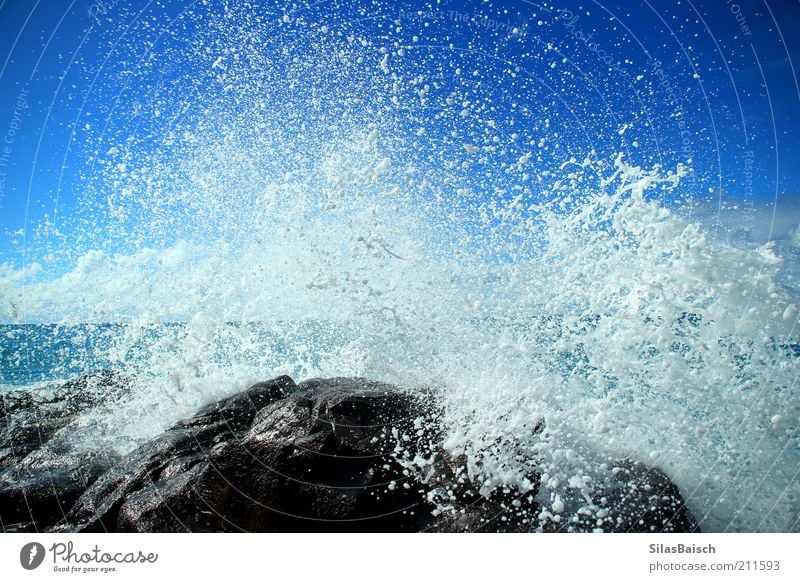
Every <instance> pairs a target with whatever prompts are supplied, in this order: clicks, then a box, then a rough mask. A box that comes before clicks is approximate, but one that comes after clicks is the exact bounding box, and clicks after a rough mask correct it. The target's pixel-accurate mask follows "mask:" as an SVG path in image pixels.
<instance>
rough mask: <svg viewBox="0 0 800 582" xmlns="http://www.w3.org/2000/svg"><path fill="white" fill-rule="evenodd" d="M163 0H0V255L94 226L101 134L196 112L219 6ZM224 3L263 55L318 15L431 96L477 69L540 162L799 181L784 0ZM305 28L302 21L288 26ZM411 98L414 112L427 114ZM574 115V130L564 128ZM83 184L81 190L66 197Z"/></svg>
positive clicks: (143, 136) (306, 46)
mask: <svg viewBox="0 0 800 582" xmlns="http://www.w3.org/2000/svg"><path fill="white" fill-rule="evenodd" d="M161 4H163V5H160V4H157V3H155V2H147V1H144V0H140V1H128V0H117V1H114V0H104V1H101V0H83V1H79V0H75V1H60V0H52V1H50V0H48V1H44V0H39V1H36V0H2V1H0V29H1V30H2V34H0V140H2V143H0V196H1V197H2V198H0V204H1V206H0V231H2V235H0V236H2V238H0V240H2V242H1V243H0V262H6V261H10V262H13V263H15V264H16V265H19V264H20V263H21V262H22V259H23V250H24V252H25V261H27V262H30V261H33V260H37V259H39V258H40V257H41V256H44V255H46V254H47V253H49V252H54V251H59V250H63V249H62V248H60V247H63V246H64V245H67V246H69V245H76V246H79V245H81V244H87V245H88V244H89V243H81V242H79V239H80V237H79V236H78V235H79V234H80V233H79V232H78V231H79V230H80V229H81V228H87V229H88V228H102V226H103V225H104V224H105V219H104V218H103V217H102V216H95V217H87V216H77V214H78V213H81V212H83V213H86V212H90V211H91V209H92V208H93V209H95V210H97V211H98V212H102V208H103V204H102V200H103V199H104V197H106V196H108V195H109V194H110V193H112V191H113V189H114V188H115V187H116V186H115V185H114V184H113V176H112V174H113V172H112V171H111V170H110V169H109V165H108V163H107V161H103V160H102V158H103V156H104V155H106V154H108V151H109V148H110V147H113V144H117V143H121V142H124V141H125V140H126V139H128V138H130V137H132V136H135V139H136V143H137V147H138V151H139V153H140V154H145V153H147V152H148V151H152V152H158V155H159V156H161V157H162V158H163V157H165V156H166V157H168V156H170V155H175V156H178V155H181V154H180V151H178V150H177V149H176V150H175V151H172V150H170V145H169V144H170V142H169V141H168V140H167V139H166V137H165V135H166V133H167V132H166V130H165V127H164V126H165V125H166V124H168V123H169V124H178V125H180V124H181V123H183V124H186V125H188V124H191V123H194V122H196V121H197V119H199V118H200V117H202V112H203V111H204V105H203V103H204V99H206V98H208V97H209V95H210V94H212V93H214V92H218V93H219V92H221V91H223V90H224V88H220V86H219V85H218V84H215V75H217V74H218V68H217V67H215V66H214V64H215V62H217V58H219V55H222V54H223V53H224V52H225V50H224V49H225V47H224V46H223V45H222V44H221V41H220V39H213V38H211V37H212V36H213V35H214V34H215V31H218V30H220V27H217V26H214V27H211V26H207V24H208V23H209V22H212V21H214V22H217V21H219V20H220V19H222V18H223V15H224V14H225V9H224V6H225V4H226V3H225V2H222V1H219V0H209V2H207V3H205V4H204V3H202V2H192V1H189V0H180V1H175V0H165V1H164V2H163V3H161ZM236 4H252V6H249V7H248V8H241V9H240V10H244V11H249V12H250V13H251V14H260V15H263V17H264V21H265V22H267V23H268V25H269V26H274V28H275V31H276V37H275V38H276V39H278V40H280V42H277V41H276V42H275V43H274V45H270V47H268V49H265V50H266V51H267V52H268V51H269V50H273V51H274V57H275V58H274V59H273V60H271V61H269V62H270V63H273V64H274V66H275V67H281V66H288V65H287V63H288V62H289V61H290V60H291V59H296V58H299V59H304V58H307V57H308V58H311V56H310V55H312V54H316V55H317V56H318V51H319V46H315V47H312V45H313V41H314V40H315V39H317V40H319V38H321V37H320V36H319V35H320V34H322V33H320V32H319V31H320V30H323V28H322V27H325V28H324V30H333V31H339V32H342V33H343V34H344V36H346V35H347V34H356V35H358V36H359V38H366V39H370V40H371V41H373V42H374V44H373V45H371V46H370V47H369V50H374V51H379V50H380V48H381V47H382V46H386V47H393V46H394V47H396V46H405V45H408V46H413V45H418V46H425V47H426V48H425V50H418V51H417V53H414V54H419V55H420V56H419V59H420V60H419V62H417V65H418V66H417V67H416V70H417V71H419V70H424V69H425V67H429V70H427V71H426V73H427V76H428V77H429V78H430V79H434V80H435V79H439V80H440V81H441V82H440V83H439V86H440V87H441V97H442V98H444V96H445V94H446V92H447V91H446V90H447V80H448V79H449V80H452V77H453V75H454V71H455V70H456V69H457V68H461V67H460V65H463V69H464V71H465V72H468V71H479V75H477V76H475V77H473V78H472V79H470V78H467V81H463V80H462V81H459V82H460V83H462V84H463V83H468V82H473V81H475V82H479V84H480V85H481V86H480V87H476V89H475V92H476V93H479V92H480V93H483V94H484V95H490V97H491V99H492V100H493V101H494V102H495V103H496V104H497V106H498V108H499V110H500V111H503V112H504V113H503V114H504V115H519V120H518V121H519V123H520V124H525V123H528V122H529V121H530V120H531V119H538V121H542V119H545V118H547V119H548V123H550V122H552V124H553V125H552V127H551V126H549V125H548V126H545V127H543V129H542V131H545V132H546V131H548V130H551V131H553V132H554V133H557V134H558V135H557V139H558V140H559V141H560V146H561V152H560V153H558V154H556V153H554V158H553V160H552V161H553V162H556V161H558V162H559V163H560V161H562V159H564V158H558V157H557V156H558V155H562V154H564V153H565V152H567V153H568V152H581V151H585V150H587V149H590V148H592V147H594V148H596V149H599V150H600V152H601V153H603V152H613V151H616V150H618V149H619V148H620V147H624V148H626V149H628V150H630V152H631V155H632V156H633V158H634V160H635V161H640V162H642V163H644V164H652V163H663V164H664V165H665V166H667V167H670V166H674V163H676V162H677V161H685V160H686V159H687V158H691V159H692V165H693V167H694V169H695V175H694V178H693V179H692V180H691V181H690V182H688V183H687V184H686V187H685V188H686V189H685V193H686V194H687V195H689V196H695V197H702V196H712V197H717V196H719V191H722V192H724V194H723V196H724V197H730V198H731V199H739V198H744V199H745V201H746V202H747V201H750V200H752V201H754V202H758V203H761V202H763V201H766V200H774V199H775V198H776V196H777V197H778V200H779V202H780V201H781V200H784V201H792V200H796V199H797V197H798V196H800V164H798V160H799V159H800V139H797V131H796V130H797V128H798V127H800V87H799V86H798V75H797V72H796V68H797V67H798V66H800V36H799V35H800V4H799V3H798V2H788V1H781V2H778V1H773V0H770V1H769V2H761V1H746V0H744V1H741V2H738V3H733V2H726V1H725V0H714V1H709V0H702V1H700V0H693V1H691V2H679V3H672V2H670V3H660V2H659V3H656V2H650V3H648V2H647V1H645V2H642V3H639V2H635V1H634V2H629V1H622V0H617V1H615V2H610V3H602V4H601V3H597V2H583V3H580V2H571V1H570V2H563V3H557V4H555V3H554V4H541V5H540V4H536V3H532V2H522V1H516V2H511V1H508V2H497V1H492V2H449V3H448V2H443V3H441V4H439V5H433V6H426V5H422V4H420V3H419V2H405V3H402V2H401V3H399V4H397V3H381V2H360V1H355V2H346V3H338V2H326V1H323V2H321V3H309V6H306V5H304V4H303V3H293V4H292V5H291V7H288V8H287V7H286V5H285V4H284V3H283V2H281V3H276V2H252V3H236ZM420 10H421V11H422V12H418V11H420ZM284 14H287V15H288V16H289V17H290V21H291V23H290V24H287V23H284V22H283V21H282V18H283V15H284ZM298 19H299V20H300V21H303V23H302V24H297V25H296V24H295V23H297V22H298ZM287 22H288V21H287ZM398 22H399V23H400V24H401V26H397V24H398ZM292 26H296V28H294V29H291V34H289V32H287V31H289V30H290V27H292ZM304 30H307V31H314V32H313V34H312V33H311V32H309V35H308V36H307V37H304V36H303V34H304V33H303V32H302V31H304ZM326 34H328V33H326ZM315 35H316V36H315ZM226 42H227V41H226ZM283 49H286V50H283ZM214 51H217V52H214ZM220 51H221V52H220ZM304 51H316V52H313V53H312V52H309V53H308V54H304ZM426 51H427V52H426ZM434 53H435V54H436V55H437V56H435V57H433V56H431V55H433V54H434ZM445 53H446V54H447V56H446V58H443V57H442V55H443V54H445ZM414 58H416V57H413V56H410V57H408V58H407V62H413V59H414ZM441 63H446V64H447V67H444V69H447V70H444V69H443V68H442V66H441ZM373 65H374V63H373V64H370V65H369V69H370V73H369V74H370V75H371V74H373V73H374V69H375V67H374V66H373ZM270 66H273V65H270ZM195 67H196V68H197V69H196V70H195ZM364 67H365V70H366V67H367V65H366V64H365V65H364ZM412 68H413V67H410V66H409V70H411V69H412ZM356 71H357V67H356ZM520 79H522V80H520ZM311 81H313V82H314V83H317V86H321V85H324V84H325V83H335V82H336V80H330V79H325V76H324V75H320V76H319V77H318V78H315V79H311ZM481 83H482V84H481ZM312 85H313V83H312V84H310V85H309V86H308V87H305V88H304V89H303V91H306V90H307V91H313V87H312ZM325 90H333V89H332V88H330V87H328V88H326V89H325ZM387 91H388V89H387ZM436 93H437V86H436V85H434V87H433V88H432V89H431V96H432V98H435V97H437V95H436ZM298 95H302V91H300V92H298ZM283 98H284V99H286V95H285V94H284V95H283ZM304 98H305V96H303V99H304ZM512 105H513V106H512ZM183 106H185V107H184V108H183V109H181V107H183ZM245 106H246V105H243V107H245ZM272 106H274V107H275V108H276V110H284V109H285V108H286V104H277V105H276V104H273V105H272ZM303 107H304V109H303V114H304V115H308V116H309V118H313V117H314V115H315V113H314V112H313V111H312V108H310V106H307V105H304V106H303ZM181 111H186V112H188V113H181ZM205 111H209V110H208V109H206V110H205ZM328 113H330V112H328ZM412 113H413V114H414V115H416V117H415V121H419V116H420V115H424V114H425V113H424V112H422V111H417V112H412ZM316 115H318V116H321V117H322V118H324V116H325V115H326V113H325V112H324V111H323V112H322V113H321V114H320V113H318V114H316ZM192 116H195V117H196V118H197V119H194V118H192ZM411 117H412V115H411V114H409V120H408V123H409V131H410V130H411V127H412V126H413V125H414V124H413V123H412V122H411ZM206 121H208V120H206ZM538 121H537V122H538ZM292 123H300V122H297V121H294V122H292ZM576 123H578V124H580V125H581V131H580V132H579V131H575V132H574V133H570V131H571V129H570V128H573V127H574V126H575V124H576ZM626 126H630V127H629V128H628V129H625V130H624V131H622V130H623V129H624V128H625V127H626ZM431 131H432V132H434V133H436V132H437V131H440V133H441V135H439V136H437V137H438V138H440V139H441V140H444V142H446V141H447V131H446V127H445V126H444V125H443V126H442V127H439V128H437V126H436V123H435V122H432V123H431ZM466 133H467V135H469V130H468V129H467V130H466ZM474 137H475V139H478V137H479V136H478V135H477V134H476V136H474ZM423 153H425V154H426V155H427V157H428V159H431V160H434V159H435V158H436V153H435V152H423ZM545 165H546V164H545ZM750 172H752V176H751V175H750ZM487 175H488V174H487ZM476 180H477V181H476V183H477V184H478V185H480V180H478V179H476ZM751 186H752V187H751ZM710 189H713V190H714V193H710V192H709V190H710ZM81 197H84V198H92V199H94V200H95V201H96V202H98V203H97V204H95V205H94V206H81V205H79V204H78V202H77V201H78V200H79V199H81ZM748 203H749V202H748ZM87 209H89V210H87ZM132 219H133V220H135V217H133V218H132ZM54 233H55V234H54ZM98 240H102V237H98V236H93V237H92V241H93V242H94V243H97V241H98ZM108 240H109V241H112V240H113V236H111V235H109V239H108ZM114 244H116V243H113V242H109V245H110V248H112V249H113V247H114ZM89 246H91V245H89ZM84 250H85V249H84Z"/></svg>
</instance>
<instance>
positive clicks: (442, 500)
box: [56, 376, 696, 532]
mask: <svg viewBox="0 0 800 582" xmlns="http://www.w3.org/2000/svg"><path fill="white" fill-rule="evenodd" d="M439 418H441V416H440V410H439V409H438V407H437V405H436V403H435V400H434V399H433V398H432V397H431V396H430V395H420V394H414V395H412V394H410V393H406V392H404V391H402V390H400V389H398V388H397V387H394V386H390V385H387V384H381V383H376V382H368V381H366V380H363V379H357V378H334V379H330V380H310V381H307V382H303V383H301V384H299V385H297V384H295V383H294V382H293V381H292V380H291V379H290V378H288V377H285V376H284V377H280V378H276V379H275V380H272V381H269V382H264V383H261V384H257V385H255V386H253V387H252V388H250V389H249V390H247V391H245V392H242V393H240V394H237V395H235V396H233V397H231V398H227V399H225V400H222V401H220V402H217V403H215V404H212V405H211V406H208V407H206V408H204V409H202V410H201V411H200V412H198V413H197V414H196V415H195V416H193V417H191V418H189V419H186V420H183V421H181V422H179V423H178V424H176V425H175V426H174V427H173V428H171V429H170V430H168V431H166V432H165V433H164V434H162V435H161V436H159V437H158V438H156V439H154V440H153V441H150V442H149V443H146V444H144V445H142V446H141V447H139V448H138V449H137V450H135V451H134V452H132V453H131V454H129V455H128V456H126V457H125V458H124V459H123V460H122V461H121V462H119V463H118V464H117V465H115V466H114V467H113V468H112V469H110V470H109V471H108V472H107V473H105V474H104V475H102V476H101V477H100V478H98V479H97V480H96V481H95V482H94V483H93V484H92V485H90V486H89V488H88V489H87V490H86V492H85V493H84V494H83V495H82V496H81V497H80V498H79V499H78V501H77V502H76V503H75V505H74V507H73V508H72V510H71V511H70V512H69V513H68V515H67V516H66V518H65V519H64V521H63V522H62V523H61V524H59V526H58V527H57V528H56V531H95V532H97V531H119V532H137V531H138V532H170V531H262V532H291V531H305V532H311V531H315V532H325V531H328V532H330V531H337V532H342V531H356V532H363V531H443V532H456V531H504V532H509V531H536V530H544V531H568V530H569V531H592V530H594V529H597V528H600V529H604V530H606V531H654V530H655V531H673V530H674V531H693V530H694V529H696V524H695V522H694V520H693V519H692V517H691V515H690V514H689V512H688V510H686V508H685V506H684V504H683V501H682V499H681V497H680V494H679V492H678V490H677V488H676V487H675V485H674V484H672V483H671V482H670V481H669V479H668V478H667V477H666V476H665V475H664V474H663V472H661V471H659V470H658V469H654V468H650V467H647V466H645V465H639V464H635V463H631V462H628V461H625V462H621V463H618V464H617V467H616V470H615V471H613V472H611V473H610V477H609V478H610V481H609V483H607V484H606V486H605V488H604V489H603V490H602V491H599V492H598V493H597V500H596V502H595V505H596V506H595V507H594V509H595V512H594V513H591V512H588V511H587V512H586V513H585V514H578V515H577V516H576V517H575V518H574V520H573V521H570V522H569V523H568V524H562V526H557V525H556V524H553V522H545V523H544V524H542V523H540V522H539V517H540V513H541V511H540V510H541V508H540V507H539V505H538V504H537V501H536V496H537V492H538V488H539V476H538V475H537V474H535V473H534V474H531V475H529V477H528V479H529V481H530V483H531V486H530V487H529V489H528V490H526V491H524V492H522V491H518V490H516V489H513V488H502V487H498V488H497V489H496V490H494V491H493V492H491V494H489V495H488V496H485V495H481V494H480V493H478V487H477V486H476V485H475V484H474V483H472V482H470V480H469V479H468V478H466V474H467V472H466V469H465V462H464V459H459V458H452V457H450V456H448V455H447V454H446V453H445V452H444V451H443V450H442V448H441V445H440V442H441V436H442V435H441V428H440V426H439V424H438V422H439V420H438V419H439ZM543 428H544V426H543V425H542V424H540V425H537V426H536V427H534V428H533V430H534V432H538V431H541V430H543ZM498 446H499V445H498ZM415 458H417V459H419V458H422V459H425V460H428V461H429V462H430V464H429V466H428V471H427V472H426V473H425V474H424V475H423V472H422V471H420V470H410V469H409V467H410V464H409V461H410V460H412V459H415ZM582 503H585V500H582ZM598 512H599V514H600V515H606V514H608V516H610V517H609V518H608V519H607V520H603V519H601V520H599V521H600V523H598V519H597V515H598Z"/></svg>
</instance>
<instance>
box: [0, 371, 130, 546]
mask: <svg viewBox="0 0 800 582" xmlns="http://www.w3.org/2000/svg"><path fill="white" fill-rule="evenodd" d="M127 389H128V383H127V382H126V381H125V379H124V378H122V377H121V376H119V375H118V374H115V373H113V372H99V373H97V374H91V375H86V376H83V377H81V378H77V379H74V380H70V381H68V382H65V383H63V384H60V385H49V386H44V387H41V388H38V389H36V390H25V391H22V390H19V391H11V392H7V393H5V394H3V395H2V408H0V431H2V432H0V525H2V528H3V530H4V531H41V530H44V529H46V528H48V527H51V526H53V525H54V524H56V523H57V522H58V521H60V520H61V519H63V517H64V514H65V513H66V512H67V511H68V510H69V509H70V508H71V507H72V504H73V503H74V502H75V500H76V499H77V498H78V497H79V496H80V495H81V493H83V491H84V490H85V489H86V487H87V486H88V485H89V484H91V482H93V481H94V480H95V479H96V478H97V477H98V476H100V475H101V474H102V473H104V472H105V471H106V470H108V469H109V468H110V467H111V465H112V464H113V463H114V462H116V461H117V460H118V459H119V457H118V455H116V454H114V453H113V452H109V451H98V450H91V449H86V448H77V447H75V446H74V445H73V444H72V443H71V441H70V427H71V425H72V424H73V423H75V422H76V421H77V419H78V418H79V417H80V416H81V415H83V414H85V413H87V412H89V411H92V410H96V409H98V408H100V407H102V406H112V405H113V403H114V402H117V401H118V400H119V399H120V398H121V397H122V396H123V395H124V394H126V392H127Z"/></svg>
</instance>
